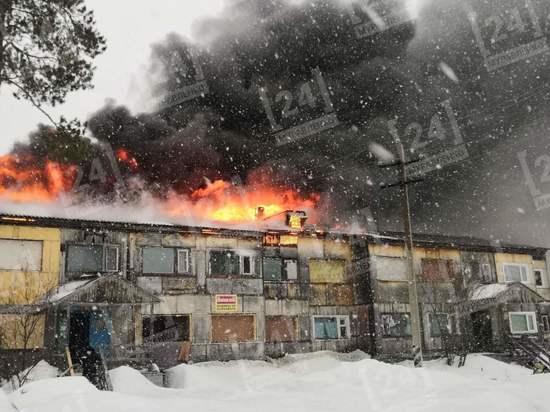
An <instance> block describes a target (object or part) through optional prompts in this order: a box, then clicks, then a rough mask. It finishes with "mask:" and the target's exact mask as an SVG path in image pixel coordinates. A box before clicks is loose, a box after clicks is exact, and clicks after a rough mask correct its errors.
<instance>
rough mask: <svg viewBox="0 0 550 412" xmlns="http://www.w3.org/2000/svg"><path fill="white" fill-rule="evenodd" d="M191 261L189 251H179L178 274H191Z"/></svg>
mask: <svg viewBox="0 0 550 412" xmlns="http://www.w3.org/2000/svg"><path fill="white" fill-rule="evenodd" d="M189 259H190V257H189V250H188V249H178V273H189V272H191V270H190V266H191V265H190V261H189Z"/></svg>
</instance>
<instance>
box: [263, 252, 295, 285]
mask: <svg viewBox="0 0 550 412" xmlns="http://www.w3.org/2000/svg"><path fill="white" fill-rule="evenodd" d="M267 259H271V260H277V261H279V263H280V266H281V273H280V277H279V279H266V278H265V271H264V261H265V260H267ZM289 261H290V262H294V263H295V264H296V278H293V279H289V278H288V271H287V270H286V262H289ZM262 278H263V280H264V282H274V283H281V282H288V283H295V282H298V279H299V278H300V265H299V264H298V259H296V258H287V257H282V256H262Z"/></svg>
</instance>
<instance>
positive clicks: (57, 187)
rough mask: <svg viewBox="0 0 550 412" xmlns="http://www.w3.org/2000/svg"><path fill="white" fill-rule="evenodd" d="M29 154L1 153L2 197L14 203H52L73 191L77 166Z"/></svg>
mask: <svg viewBox="0 0 550 412" xmlns="http://www.w3.org/2000/svg"><path fill="white" fill-rule="evenodd" d="M42 163H43V165H41V164H40V162H38V161H37V159H35V158H34V157H32V156H29V155H5V156H0V198H3V199H8V200H10V201H13V202H51V201H54V200H56V199H57V198H58V197H59V196H60V195H61V194H62V193H64V192H66V191H68V190H70V188H71V186H72V184H73V182H74V179H75V173H76V168H75V167H74V166H67V165H61V164H59V163H56V162H52V161H50V160H45V161H44V162H42Z"/></svg>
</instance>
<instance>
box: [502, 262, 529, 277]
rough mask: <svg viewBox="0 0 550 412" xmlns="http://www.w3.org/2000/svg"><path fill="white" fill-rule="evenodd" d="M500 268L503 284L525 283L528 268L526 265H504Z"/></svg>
mask: <svg viewBox="0 0 550 412" xmlns="http://www.w3.org/2000/svg"><path fill="white" fill-rule="evenodd" d="M502 266H503V268H504V281H505V282H527V274H528V273H529V272H528V271H529V268H528V266H527V265H526V264H519V263H504V264H503V265H502Z"/></svg>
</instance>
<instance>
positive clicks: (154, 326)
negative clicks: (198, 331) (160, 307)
mask: <svg viewBox="0 0 550 412" xmlns="http://www.w3.org/2000/svg"><path fill="white" fill-rule="evenodd" d="M142 326H143V327H142V335H143V342H144V343H152V342H180V341H187V340H189V336H190V334H189V330H190V328H189V316H188V315H151V316H144V317H143V321H142Z"/></svg>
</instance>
